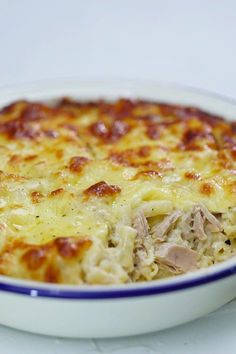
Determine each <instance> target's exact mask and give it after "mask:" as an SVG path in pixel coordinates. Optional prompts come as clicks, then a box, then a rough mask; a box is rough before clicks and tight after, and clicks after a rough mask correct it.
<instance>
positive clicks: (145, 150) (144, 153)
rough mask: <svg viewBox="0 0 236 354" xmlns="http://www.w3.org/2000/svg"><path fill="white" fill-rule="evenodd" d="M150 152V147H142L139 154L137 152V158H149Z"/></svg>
mask: <svg viewBox="0 0 236 354" xmlns="http://www.w3.org/2000/svg"><path fill="white" fill-rule="evenodd" d="M150 150H151V148H150V146H142V147H140V149H139V152H138V153H139V156H140V157H147V156H149V155H150Z"/></svg>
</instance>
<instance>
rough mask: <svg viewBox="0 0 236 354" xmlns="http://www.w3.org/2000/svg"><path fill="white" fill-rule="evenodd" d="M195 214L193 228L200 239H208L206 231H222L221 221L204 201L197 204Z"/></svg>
mask: <svg viewBox="0 0 236 354" xmlns="http://www.w3.org/2000/svg"><path fill="white" fill-rule="evenodd" d="M193 214H194V225H193V229H194V232H195V235H196V236H197V237H198V238H199V240H201V241H203V240H206V239H207V234H206V232H205V231H210V232H219V231H222V226H221V224H220V222H219V221H218V220H217V219H216V217H215V216H214V215H212V214H211V213H210V212H209V210H208V209H207V208H206V207H205V206H204V205H203V204H202V203H199V204H197V205H195V207H194V209H193Z"/></svg>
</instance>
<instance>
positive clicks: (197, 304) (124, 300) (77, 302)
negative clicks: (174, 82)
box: [0, 80, 236, 337]
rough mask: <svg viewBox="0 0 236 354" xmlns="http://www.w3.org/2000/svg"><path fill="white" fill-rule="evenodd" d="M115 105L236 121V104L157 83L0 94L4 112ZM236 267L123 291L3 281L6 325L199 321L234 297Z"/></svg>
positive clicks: (150, 325)
mask: <svg viewBox="0 0 236 354" xmlns="http://www.w3.org/2000/svg"><path fill="white" fill-rule="evenodd" d="M62 96H70V97H72V98H74V99H79V100H97V99H101V98H102V99H106V100H114V99H117V98H120V97H129V98H138V99H143V100H154V101H155V100H156V101H163V102H168V103H173V104H181V105H191V106H196V107H199V108H200V109H203V110H206V111H208V112H210V113H213V114H217V115H222V116H223V117H226V118H227V119H231V120H234V119H236V104H235V103H233V102H230V101H229V100H227V99H224V98H220V97H217V96H214V95H210V94H207V93H201V92H197V91H193V90H191V89H186V88H180V87H169V86H165V85H157V84H152V83H138V82H136V83H132V82H114V81H113V82H112V81H111V82H109V81H107V82H105V83H104V82H93V81H86V82H83V81H79V80H69V81H63V80H62V81H60V82H59V81H57V82H54V83H39V84H33V85H25V86H24V87H23V86H22V87H20V88H16V87H15V88H7V89H2V92H1V98H0V106H1V107H3V106H4V105H7V104H9V103H11V102H12V101H14V100H19V99H29V100H35V101H47V100H53V99H55V98H58V97H62ZM235 272H236V259H235V258H232V259H229V260H227V261H225V262H222V263H220V264H217V265H214V266H211V267H209V268H206V269H201V270H198V271H196V272H195V273H189V274H185V275H179V276H176V277H174V278H168V279H163V280H154V281H151V282H149V281H147V282H138V283H133V284H124V285H109V286H107V285H106V286H103V285H99V286H98V285H93V286H90V285H83V286H79V285H56V284H44V283H40V282H34V281H27V280H18V279H14V278H10V277H6V276H1V277H0V298H1V301H2V304H3V305H4V306H1V310H0V315H1V316H0V318H1V323H2V324H5V325H8V326H11V327H14V328H18V329H23V330H28V331H32V332H36V333H41V334H47V335H57V336H66V337H112V336H122V335H132V334H138V333H145V332H150V331H154V330H159V329H164V328H167V327H171V326H174V325H177V324H180V323H184V322H186V321H190V320H193V319H195V318H197V317H200V316H202V315H204V314H206V313H208V312H210V311H213V310H215V309H216V308H218V307H219V306H221V305H223V304H224V303H226V302H228V301H230V300H231V299H233V298H234V296H235V290H236V284H235Z"/></svg>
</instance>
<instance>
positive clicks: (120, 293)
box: [0, 78, 236, 300]
mask: <svg viewBox="0 0 236 354" xmlns="http://www.w3.org/2000/svg"><path fill="white" fill-rule="evenodd" d="M59 80H61V79H58V81H59ZM67 80H68V78H67ZM54 81H56V80H54ZM86 81H87V80H86ZM96 81H99V80H96ZM111 81H115V80H111ZM118 81H120V80H118ZM122 81H123V82H124V84H125V83H127V82H131V83H132V82H133V80H122ZM136 81H138V82H139V81H140V80H136ZM141 81H142V82H144V83H146V84H150V83H151V84H154V83H155V84H157V85H158V84H159V85H161V86H166V87H177V88H180V89H185V90H187V91H192V92H196V93H200V94H204V95H207V96H209V97H213V98H217V99H221V100H223V101H226V102H229V103H231V104H236V100H234V99H233V98H231V97H230V98H229V97H227V96H224V95H222V94H219V93H214V92H211V91H208V90H206V89H202V88H201V89H200V88H194V87H191V86H187V85H181V84H177V83H174V84H173V83H172V84H170V83H168V84H164V85H163V83H160V82H159V83H158V82H151V81H148V82H147V81H146V82H145V81H144V80H141ZM141 81H140V82H141ZM43 82H45V80H42V81H38V83H39V84H40V83H43ZM31 84H32V83H28V85H29V86H30V85H31ZM22 85H23V86H24V84H22V83H21V84H18V85H8V86H7V87H10V88H11V87H17V86H18V87H20V86H22ZM0 89H1V91H2V90H4V89H5V88H3V87H0ZM233 275H236V264H235V265H233V266H230V267H229V268H226V269H223V270H220V271H216V272H215V273H213V274H205V275H202V276H198V277H196V278H194V279H188V280H183V281H179V282H176V283H173V284H160V285H158V284H157V285H153V286H148V287H145V285H144V286H143V287H138V288H125V285H124V288H120V289H112V288H107V289H105V290H103V289H102V290H95V289H91V290H82V289H80V290H64V289H59V288H52V289H49V288H47V289H46V288H45V289H44V288H43V287H42V288H40V287H37V286H33V285H32V286H22V285H14V284H8V283H4V282H0V291H3V292H9V293H13V294H18V295H28V296H30V297H42V298H57V299H71V300H99V299H101V300H102V299H111V300H112V299H120V298H130V297H140V296H148V295H159V294H165V293H171V292H175V291H180V290H186V289H190V288H193V287H197V286H202V285H205V284H210V283H212V282H214V281H218V280H221V279H224V278H227V277H230V276H233ZM149 284H150V282H149Z"/></svg>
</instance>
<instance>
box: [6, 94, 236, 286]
mask: <svg viewBox="0 0 236 354" xmlns="http://www.w3.org/2000/svg"><path fill="white" fill-rule="evenodd" d="M235 238H236V123H231V122H228V121H226V120H224V119H223V118H221V117H218V116H215V115H212V114H209V113H206V112H203V111H201V110H199V109H196V108H193V107H182V106H176V105H169V104H164V103H155V102H148V101H142V100H134V101H133V100H129V99H120V100H117V101H115V102H106V101H93V102H80V101H74V100H72V99H69V98H63V99H60V100H58V101H55V102H52V103H49V104H46V103H38V102H28V101H24V100H22V101H17V102H14V103H12V104H10V105H8V106H6V107H4V108H2V110H1V111H0V274H2V275H7V276H12V277H16V278H24V279H32V280H37V281H42V282H51V283H64V284H120V283H129V282H137V281H150V280H153V279H160V278H164V277H169V276H173V275H176V274H182V273H186V272H189V271H194V270H196V269H199V268H204V267H208V266H210V265H212V264H215V263H218V262H222V261H224V260H226V259H228V258H230V257H232V256H234V254H235Z"/></svg>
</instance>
